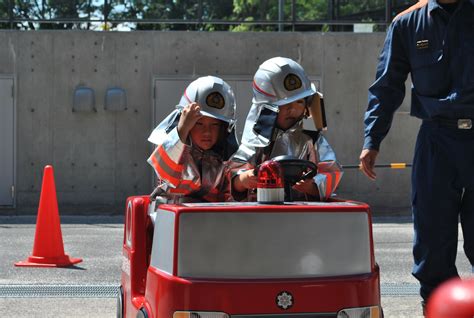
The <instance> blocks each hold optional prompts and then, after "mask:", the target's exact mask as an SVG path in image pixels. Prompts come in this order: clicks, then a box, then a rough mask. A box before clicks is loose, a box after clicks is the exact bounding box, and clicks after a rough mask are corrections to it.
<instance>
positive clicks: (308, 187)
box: [293, 179, 319, 197]
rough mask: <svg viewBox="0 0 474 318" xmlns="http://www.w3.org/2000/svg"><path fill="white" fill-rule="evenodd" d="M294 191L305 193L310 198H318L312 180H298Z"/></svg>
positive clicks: (317, 192)
mask: <svg viewBox="0 0 474 318" xmlns="http://www.w3.org/2000/svg"><path fill="white" fill-rule="evenodd" d="M293 189H295V190H296V191H299V192H302V193H306V194H309V195H312V196H316V197H317V196H319V190H318V187H317V186H316V184H315V183H314V181H313V179H306V180H300V181H298V182H296V184H295V185H294V186H293Z"/></svg>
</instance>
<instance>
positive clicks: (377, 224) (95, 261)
mask: <svg viewBox="0 0 474 318" xmlns="http://www.w3.org/2000/svg"><path fill="white" fill-rule="evenodd" d="M35 222H36V218H35V217H34V216H0V242H1V247H2V248H1V252H0V255H1V257H0V316H1V317H101V318H102V317H115V313H116V300H115V298H114V295H115V291H116V288H117V286H118V285H119V282H120V266H121V245H122V235H123V218H122V217H120V216H100V217H98V216H84V215H81V216H63V217H61V224H62V225H61V229H62V237H63V242H64V250H65V253H66V254H68V255H69V256H71V257H76V258H82V259H83V261H82V262H81V263H79V264H77V265H75V266H72V267H68V268H35V267H31V268H24V267H15V266H14V265H13V264H14V263H15V262H18V261H22V260H25V259H26V258H27V257H28V256H29V255H30V254H31V252H32V248H33V241H34V235H35ZM412 227H413V226H412V223H411V220H410V218H407V217H380V218H375V219H374V225H373V233H374V241H375V256H376V260H377V262H378V264H379V265H380V269H381V289H382V306H383V308H384V313H385V317H388V318H390V317H410V318H414V317H421V306H420V299H419V297H418V295H417V294H418V284H417V281H416V280H415V279H414V278H413V277H412V276H411V274H410V272H411V266H412V256H411V245H412V240H413V229H412ZM462 245H463V238H462V234H461V231H460V237H459V245H458V259H457V267H458V270H459V273H460V274H461V276H462V277H470V276H471V275H472V274H471V266H470V264H469V262H468V261H467V259H466V257H465V256H464V253H463V251H462Z"/></svg>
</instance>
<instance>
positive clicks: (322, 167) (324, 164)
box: [318, 161, 334, 171]
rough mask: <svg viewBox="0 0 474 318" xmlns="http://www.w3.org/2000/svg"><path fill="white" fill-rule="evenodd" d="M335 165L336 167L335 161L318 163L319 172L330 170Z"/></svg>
mask: <svg viewBox="0 0 474 318" xmlns="http://www.w3.org/2000/svg"><path fill="white" fill-rule="evenodd" d="M333 165H334V161H321V162H318V170H320V171H325V170H329V168H330V167H331V166H333Z"/></svg>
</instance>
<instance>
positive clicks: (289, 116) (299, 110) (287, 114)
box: [277, 99, 306, 130]
mask: <svg viewBox="0 0 474 318" xmlns="http://www.w3.org/2000/svg"><path fill="white" fill-rule="evenodd" d="M305 106H306V102H305V100H304V99H298V100H296V101H294V102H291V103H289V104H286V105H283V106H280V107H279V112H278V116H277V125H278V127H279V128H281V129H283V130H286V129H288V128H290V127H291V126H293V125H294V124H295V123H296V122H297V121H298V120H300V119H301V117H303V114H304V112H305Z"/></svg>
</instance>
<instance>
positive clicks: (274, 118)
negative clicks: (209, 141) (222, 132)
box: [231, 57, 342, 200]
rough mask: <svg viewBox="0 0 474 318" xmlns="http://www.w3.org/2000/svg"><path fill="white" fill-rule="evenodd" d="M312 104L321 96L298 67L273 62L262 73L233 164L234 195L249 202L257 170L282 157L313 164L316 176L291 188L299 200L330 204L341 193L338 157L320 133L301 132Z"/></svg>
mask: <svg viewBox="0 0 474 318" xmlns="http://www.w3.org/2000/svg"><path fill="white" fill-rule="evenodd" d="M313 98H318V99H321V98H322V95H321V94H320V93H319V92H318V91H317V90H316V87H315V86H314V84H313V83H311V81H310V80H309V78H308V77H307V75H306V74H305V71H304V70H303V68H302V67H301V65H299V64H298V63H296V62H295V61H293V60H291V59H289V58H284V57H274V58H271V59H269V60H267V61H265V62H264V63H263V64H262V65H260V67H259V68H258V70H257V72H256V73H255V76H254V80H253V100H252V106H251V108H250V111H249V113H248V115H247V119H246V122H245V127H244V132H243V135H242V141H241V145H240V147H239V149H238V150H237V152H236V153H235V154H234V155H233V157H232V158H231V161H232V162H233V164H232V165H233V171H234V176H233V178H232V194H233V197H234V198H235V199H237V200H242V199H244V198H247V199H248V200H253V197H252V196H251V195H249V194H251V193H252V189H254V188H255V187H256V184H257V179H256V176H255V173H254V168H255V167H256V166H257V165H259V164H260V163H262V162H263V161H265V160H268V159H271V158H275V157H277V156H281V155H291V156H293V157H296V158H298V159H306V160H310V161H313V162H314V163H316V164H317V166H318V174H317V175H316V176H315V177H314V178H312V179H309V180H301V181H299V182H297V183H296V185H295V186H294V187H293V190H292V192H293V194H292V197H293V198H294V199H296V200H326V199H328V198H329V197H330V196H331V194H332V193H333V191H334V190H335V188H336V187H337V185H338V183H339V181H340V178H341V176H342V171H341V167H340V165H339V164H338V163H337V161H336V157H335V154H334V151H333V150H332V148H331V147H330V145H329V144H328V142H327V141H326V139H325V138H324V136H323V135H322V133H321V131H308V130H304V129H303V119H304V118H308V117H309V116H310V112H309V106H310V103H311V101H312V99H313Z"/></svg>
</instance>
